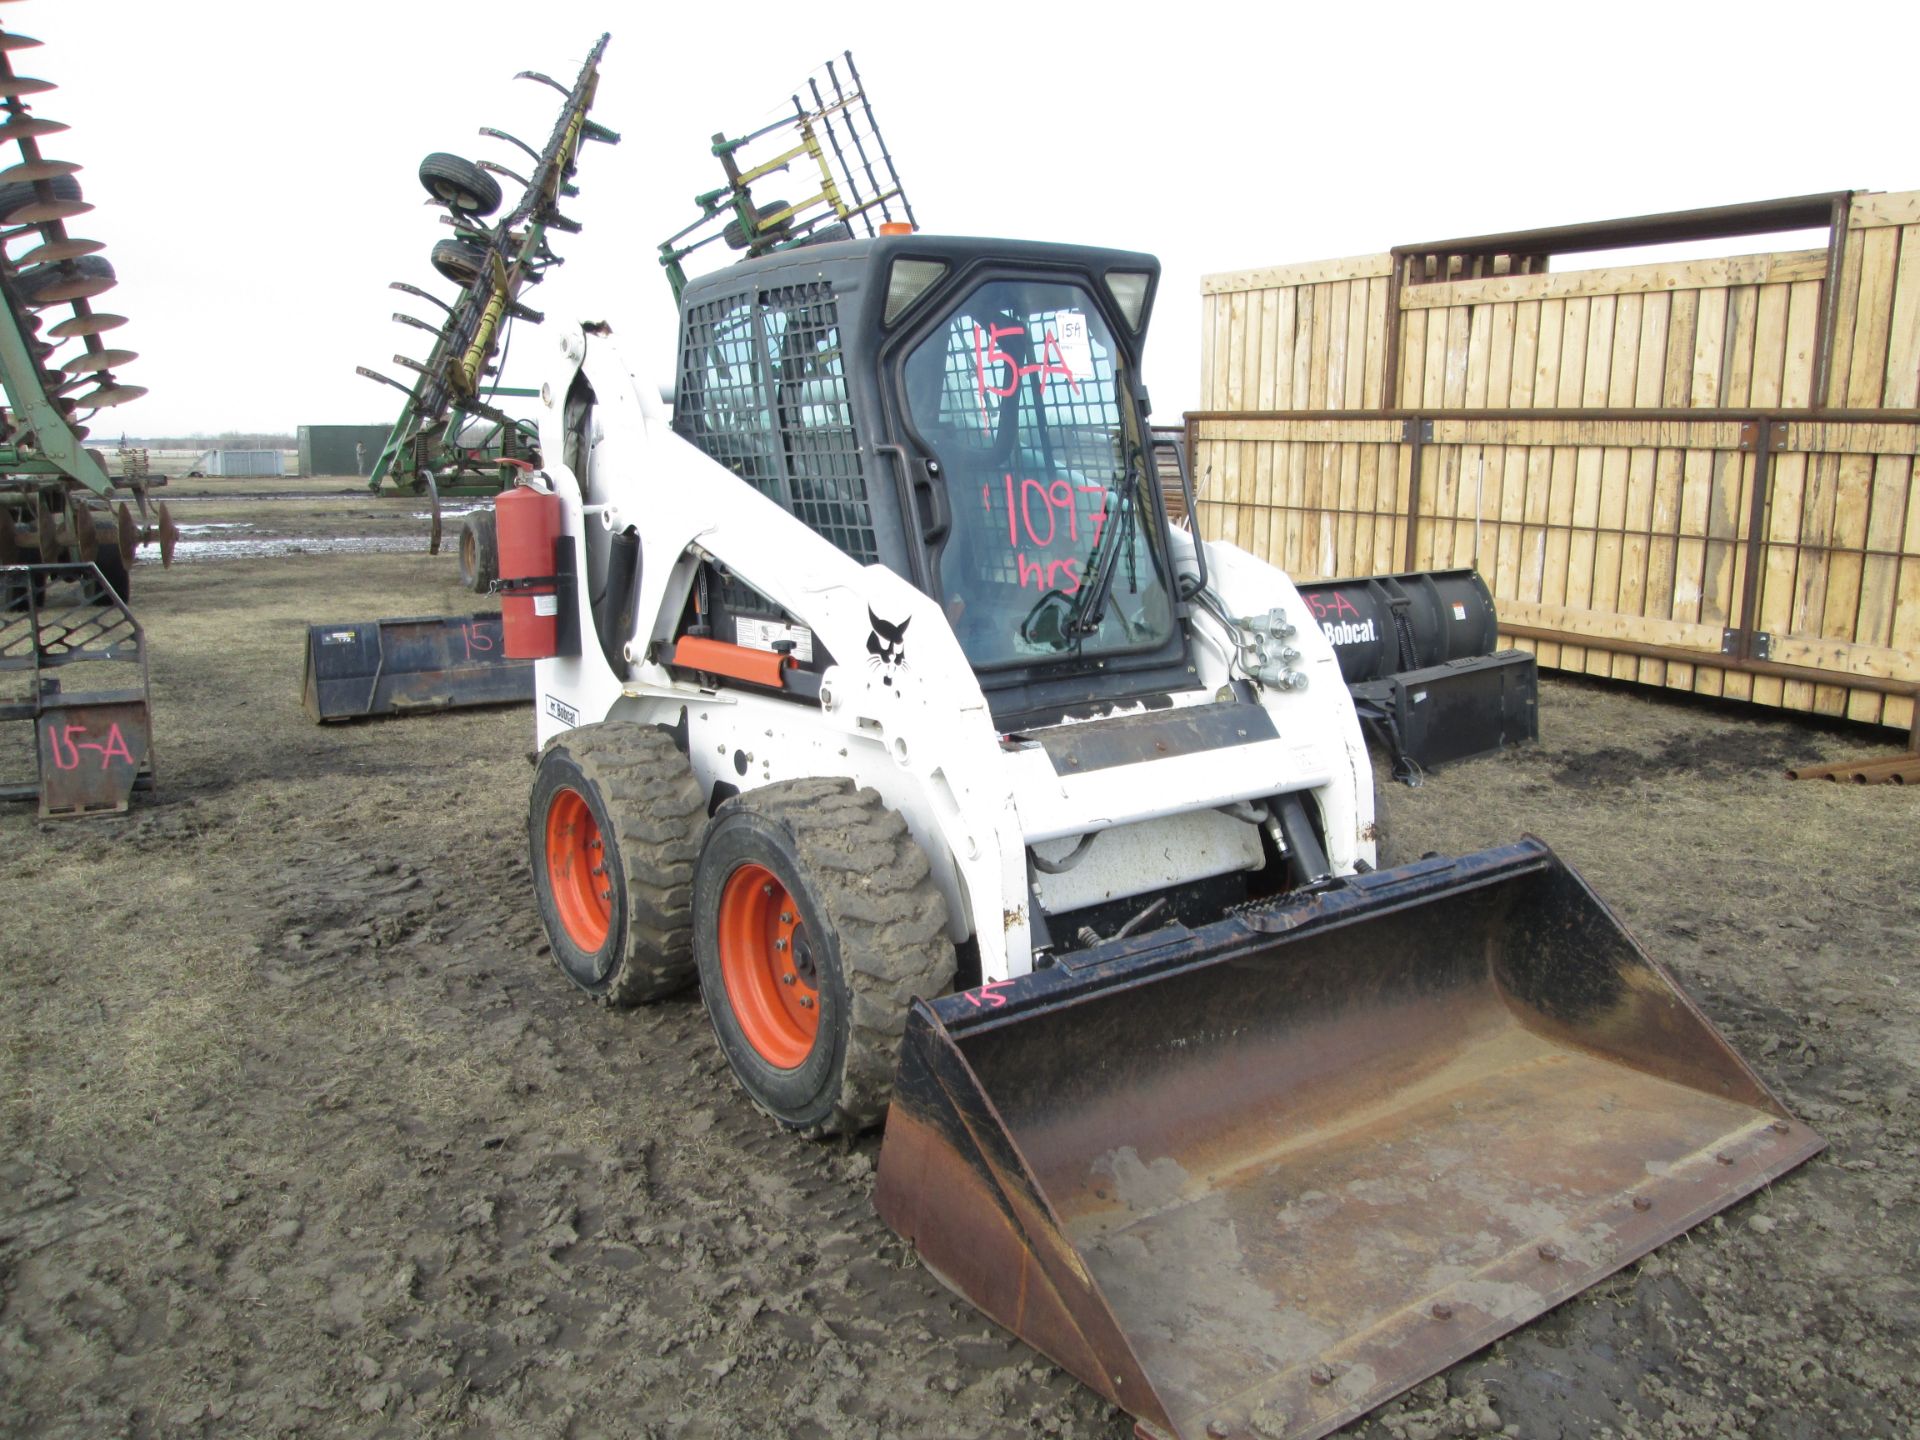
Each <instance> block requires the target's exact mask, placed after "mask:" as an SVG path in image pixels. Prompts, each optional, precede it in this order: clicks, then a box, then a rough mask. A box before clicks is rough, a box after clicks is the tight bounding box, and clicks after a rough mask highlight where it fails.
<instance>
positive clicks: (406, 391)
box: [353, 365, 413, 396]
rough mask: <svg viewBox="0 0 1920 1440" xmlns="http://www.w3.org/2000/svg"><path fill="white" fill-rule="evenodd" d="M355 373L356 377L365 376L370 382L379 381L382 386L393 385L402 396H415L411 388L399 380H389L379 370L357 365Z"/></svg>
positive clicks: (354, 369)
mask: <svg viewBox="0 0 1920 1440" xmlns="http://www.w3.org/2000/svg"><path fill="white" fill-rule="evenodd" d="M353 372H354V374H356V375H364V376H366V377H367V379H369V380H378V381H379V382H380V383H381V384H382V385H391V386H392V387H393V388H394V389H396V390H398V391H399V392H400V393H401V394H402V395H406V396H411V395H412V394H413V391H412V389H411V388H409V387H408V386H405V385H402V384H401V383H400V382H399V381H398V380H389V379H388V378H387V377H386V376H384V375H382V374H381V373H380V372H379V371H378V370H369V369H368V368H367V367H366V366H364V365H356V366H354V367H353Z"/></svg>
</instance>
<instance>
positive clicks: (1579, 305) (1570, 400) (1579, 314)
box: [1552, 295, 1593, 410]
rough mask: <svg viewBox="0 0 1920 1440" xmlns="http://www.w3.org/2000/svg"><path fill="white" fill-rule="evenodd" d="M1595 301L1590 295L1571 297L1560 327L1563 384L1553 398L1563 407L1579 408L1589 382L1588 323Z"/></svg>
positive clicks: (1564, 408)
mask: <svg viewBox="0 0 1920 1440" xmlns="http://www.w3.org/2000/svg"><path fill="white" fill-rule="evenodd" d="M1592 314H1593V301H1592V299H1591V298H1589V297H1587V296H1584V295H1583V296H1581V297H1580V298H1578V299H1576V300H1569V301H1567V311H1566V318H1565V319H1564V320H1563V322H1562V324H1561V329H1560V385H1559V388H1558V390H1556V391H1555V395H1556V397H1557V398H1556V399H1555V400H1554V401H1553V402H1552V403H1554V404H1556V405H1558V406H1559V407H1560V408H1561V409H1562V410H1573V409H1577V408H1578V407H1579V405H1580V396H1581V393H1582V391H1583V390H1584V389H1585V388H1586V383H1587V325H1588V322H1589V320H1590V319H1591V318H1592Z"/></svg>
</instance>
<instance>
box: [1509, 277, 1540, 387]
mask: <svg viewBox="0 0 1920 1440" xmlns="http://www.w3.org/2000/svg"><path fill="white" fill-rule="evenodd" d="M1539 354H1540V302H1539V301H1538V300H1523V301H1521V302H1520V303H1519V304H1518V305H1516V306H1514V307H1513V370H1512V379H1511V381H1510V388H1509V389H1508V392H1507V404H1509V405H1510V406H1512V407H1513V408H1514V409H1516V410H1524V409H1526V408H1528V407H1529V406H1531V405H1532V404H1533V382H1534V377H1535V374H1536V367H1537V364H1538V360H1539Z"/></svg>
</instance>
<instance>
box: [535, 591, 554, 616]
mask: <svg viewBox="0 0 1920 1440" xmlns="http://www.w3.org/2000/svg"><path fill="white" fill-rule="evenodd" d="M533 613H534V614H536V615H558V614H559V613H560V597H559V596H558V595H536V596H534V597H533Z"/></svg>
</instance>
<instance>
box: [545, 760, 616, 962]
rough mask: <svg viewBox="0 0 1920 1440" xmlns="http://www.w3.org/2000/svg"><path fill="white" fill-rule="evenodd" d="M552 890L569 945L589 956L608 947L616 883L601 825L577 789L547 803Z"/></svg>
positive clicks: (557, 793)
mask: <svg viewBox="0 0 1920 1440" xmlns="http://www.w3.org/2000/svg"><path fill="white" fill-rule="evenodd" d="M547 885H548V888H549V889H551V890H552V891H553V908H554V909H555V910H556V911H557V912H559V915H560V923H561V925H562V926H564V927H565V929H566V932H567V938H568V939H569V940H571V941H573V943H574V944H575V945H577V946H579V947H580V948H581V949H582V950H584V951H586V952H587V953H588V954H589V955H591V954H592V953H593V952H594V951H596V950H598V949H599V948H600V947H601V946H602V945H604V944H606V943H607V928H608V926H609V925H610V924H611V923H612V917H613V878H612V877H611V876H610V875H608V873H607V851H606V845H605V843H604V842H603V841H602V840H601V838H600V826H599V823H598V822H597V821H595V820H594V818H593V809H592V807H591V806H589V805H588V804H587V797H586V796H584V795H582V794H581V793H580V792H579V791H578V790H564V789H563V790H556V791H554V792H553V799H552V800H550V801H548V802H547Z"/></svg>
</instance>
